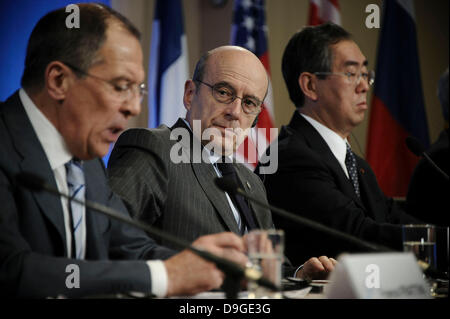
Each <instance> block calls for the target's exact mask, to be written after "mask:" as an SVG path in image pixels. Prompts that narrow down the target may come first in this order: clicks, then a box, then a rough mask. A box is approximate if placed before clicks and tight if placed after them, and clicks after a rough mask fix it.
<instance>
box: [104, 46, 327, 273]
mask: <svg viewBox="0 0 450 319" xmlns="http://www.w3.org/2000/svg"><path fill="white" fill-rule="evenodd" d="M267 86H268V78H267V74H266V71H265V69H264V66H263V65H262V64H261V62H260V61H259V59H258V58H257V57H256V56H255V55H254V54H253V53H251V52H250V51H247V50H245V49H243V48H240V47H233V46H224V47H219V48H216V49H214V50H212V51H209V52H207V53H206V54H205V55H203V56H202V58H201V59H200V60H199V62H198V63H197V66H196V69H195V71H194V75H193V79H192V80H188V81H186V84H185V91H184V105H185V107H186V109H187V114H186V119H179V120H178V122H177V123H176V124H175V125H174V126H173V127H172V128H168V127H167V126H165V125H163V126H161V127H159V128H157V129H152V130H148V129H131V130H128V131H126V132H124V133H123V134H122V135H121V136H120V137H119V139H118V141H117V143H116V144H115V147H114V150H113V152H112V154H111V157H110V161H109V163H108V178H109V184H110V186H111V188H112V189H113V191H114V192H116V193H117V194H119V195H120V196H121V197H122V199H123V201H124V203H125V205H126V206H127V207H128V209H129V211H130V213H131V214H132V215H133V216H134V217H136V218H139V219H141V220H143V221H145V222H148V223H151V224H155V225H157V226H158V227H160V228H162V229H164V230H166V231H169V232H171V233H173V234H175V235H177V236H180V237H182V238H184V239H187V240H189V241H192V240H193V239H194V238H196V237H197V236H200V235H205V234H213V233H217V232H223V231H232V232H234V233H236V234H240V235H242V234H245V233H247V232H248V231H249V230H251V229H254V228H262V229H268V228H272V227H273V223H272V218H271V213H270V211H269V210H268V209H265V208H261V207H258V206H257V205H255V204H254V203H251V202H246V201H245V200H243V199H242V198H240V199H239V198H234V197H233V196H232V195H230V194H228V193H225V192H223V191H221V190H220V189H219V188H218V187H217V186H216V185H215V182H214V180H215V179H216V178H217V177H220V176H222V175H226V174H231V175H233V176H235V177H236V180H237V182H238V183H240V184H241V185H242V187H243V188H244V189H245V191H246V192H247V193H249V194H251V195H253V196H254V197H257V198H259V199H260V200H261V201H264V202H267V199H266V195H265V189H264V186H263V184H262V182H261V180H260V179H259V178H258V177H257V176H256V175H255V174H254V173H253V172H251V171H250V170H248V169H247V168H246V167H244V165H242V164H238V163H230V164H225V165H224V163H223V162H224V161H227V162H233V159H232V155H233V152H234V151H235V150H236V148H237V146H239V144H240V143H241V142H242V141H243V140H244V138H245V136H246V135H247V134H248V130H249V129H250V127H251V126H252V124H253V123H254V122H255V120H256V117H257V115H258V114H259V112H260V110H261V104H262V101H263V100H264V97H265V95H266V93H267ZM224 166H225V167H224ZM234 174H235V175H234ZM150 181H152V182H150ZM164 244H169V243H164ZM305 260H306V259H305ZM305 260H302V262H304V261H305ZM334 262H335V261H334V260H328V258H327V257H325V256H322V257H321V258H320V259H317V258H314V259H311V260H310V261H309V262H308V263H307V264H306V266H305V267H304V270H305V271H306V272H307V273H308V276H314V275H316V273H320V272H321V271H325V272H326V271H331V270H332V268H333V263H334ZM300 275H303V274H302V271H301V272H299V276H300Z"/></svg>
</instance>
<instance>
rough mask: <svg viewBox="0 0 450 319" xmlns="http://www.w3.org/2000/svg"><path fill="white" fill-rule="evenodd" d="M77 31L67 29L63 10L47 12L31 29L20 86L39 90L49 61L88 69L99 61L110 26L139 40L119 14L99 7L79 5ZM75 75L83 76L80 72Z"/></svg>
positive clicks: (131, 27) (137, 34)
mask: <svg viewBox="0 0 450 319" xmlns="http://www.w3.org/2000/svg"><path fill="white" fill-rule="evenodd" d="M77 6H78V7H79V13H80V25H79V28H68V27H66V19H67V17H68V16H69V13H67V12H66V11H65V8H61V9H58V10H55V11H52V12H49V13H48V14H46V15H45V16H44V17H42V18H41V19H40V20H39V22H38V23H37V24H36V26H35V27H34V29H33V31H32V33H31V35H30V39H29V41H28V46H27V54H26V58H25V70H24V72H23V75H22V82H21V84H22V87H24V88H28V89H30V90H39V89H42V87H43V85H44V82H45V79H44V73H45V68H46V67H47V65H48V64H49V63H50V62H52V61H61V62H67V63H69V64H71V65H74V66H76V67H77V68H79V69H81V70H88V69H89V68H90V67H91V66H92V65H93V64H94V63H95V62H98V61H97V59H98V57H97V52H98V50H99V49H100V48H101V46H102V45H103V43H104V41H105V40H106V30H107V28H108V26H109V25H110V24H111V23H114V22H118V23H120V24H121V25H122V26H123V27H124V28H125V29H126V30H127V31H129V32H130V33H131V35H133V36H134V37H136V38H137V39H138V40H139V39H140V32H139V30H138V29H136V27H135V26H134V25H133V24H132V23H131V22H130V21H129V20H128V19H127V18H125V17H124V16H122V15H121V14H120V13H118V12H116V11H114V10H113V9H111V8H109V7H107V6H105V5H102V4H79V5H77ZM77 75H78V76H80V77H81V76H83V75H82V74H81V73H78V74H77Z"/></svg>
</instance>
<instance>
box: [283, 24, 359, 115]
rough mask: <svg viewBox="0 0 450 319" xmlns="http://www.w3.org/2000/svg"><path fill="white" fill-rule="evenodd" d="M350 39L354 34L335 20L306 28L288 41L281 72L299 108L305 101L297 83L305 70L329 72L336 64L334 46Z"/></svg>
mask: <svg viewBox="0 0 450 319" xmlns="http://www.w3.org/2000/svg"><path fill="white" fill-rule="evenodd" d="M342 40H351V35H350V33H348V32H347V31H345V30H344V29H343V28H341V27H340V26H338V25H336V24H334V23H325V24H322V25H319V26H313V27H305V28H303V29H302V30H301V31H299V32H297V33H295V34H294V35H293V36H292V38H291V39H290V40H289V43H288V44H287V46H286V49H285V50H284V53H283V60H282V67H281V69H282V72H283V77H284V81H285V82H286V86H287V89H288V91H289V97H290V98H291V101H292V102H293V103H294V104H295V106H296V107H301V106H303V104H304V103H305V96H304V94H303V92H302V90H301V88H300V86H299V84H298V78H299V76H300V74H302V73H303V72H310V73H314V72H330V71H331V67H332V64H333V52H332V49H331V48H330V46H331V45H333V44H336V43H338V42H340V41H342Z"/></svg>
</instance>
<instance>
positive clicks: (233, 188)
mask: <svg viewBox="0 0 450 319" xmlns="http://www.w3.org/2000/svg"><path fill="white" fill-rule="evenodd" d="M215 183H216V185H217V186H218V187H219V188H220V189H221V190H223V191H224V192H227V193H230V194H234V193H238V194H239V195H241V196H243V197H245V198H246V199H248V200H250V201H252V202H254V203H256V204H258V205H259V206H261V207H264V208H267V209H269V210H271V211H272V212H274V213H276V214H278V215H280V216H283V217H285V218H287V219H290V220H291V221H293V222H295V223H297V224H300V225H302V226H308V227H311V228H313V229H315V230H318V231H320V232H324V233H328V234H330V235H333V236H335V237H337V238H340V239H343V240H346V241H347V242H350V243H352V244H356V245H357V246H359V247H361V248H365V249H369V250H371V251H376V252H394V251H395V250H393V249H391V248H388V247H385V246H382V245H379V244H375V243H371V242H368V241H366V240H363V239H360V238H358V237H355V236H353V235H350V234H347V233H344V232H342V231H340V230H336V229H334V228H331V227H328V226H325V225H323V224H321V223H318V222H316V221H313V220H310V219H308V218H305V217H301V216H298V215H295V214H293V213H291V212H288V211H286V210H284V209H281V208H278V207H276V206H273V205H270V204H267V203H264V202H263V201H261V200H259V199H258V198H255V197H253V196H251V195H249V194H247V192H246V191H245V190H243V189H242V188H240V187H239V185H238V184H237V183H236V182H235V181H234V179H232V178H229V177H222V178H216V179H215ZM418 265H419V267H420V268H421V269H422V271H423V272H424V274H425V275H427V276H430V277H432V278H434V279H439V278H448V276H447V275H446V274H443V273H441V272H439V271H438V270H436V269H434V268H433V267H432V266H431V265H430V264H428V263H426V262H424V261H422V260H418Z"/></svg>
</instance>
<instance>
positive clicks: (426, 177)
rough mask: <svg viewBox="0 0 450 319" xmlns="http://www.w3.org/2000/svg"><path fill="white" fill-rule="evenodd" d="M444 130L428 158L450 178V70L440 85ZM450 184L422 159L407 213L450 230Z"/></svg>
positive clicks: (411, 184)
mask: <svg viewBox="0 0 450 319" xmlns="http://www.w3.org/2000/svg"><path fill="white" fill-rule="evenodd" d="M438 97H439V101H440V102H441V107H442V115H443V117H444V125H445V129H444V130H442V132H441V133H440V134H439V138H438V139H437V141H436V142H434V143H433V145H431V146H430V148H429V149H428V150H427V154H428V156H430V158H431V159H432V160H433V161H434V162H435V163H436V164H437V165H438V166H439V168H441V169H442V170H443V171H444V172H445V173H446V174H447V175H448V174H450V152H449V144H448V69H447V71H445V72H444V73H443V74H442V76H441V78H440V80H439V85H438ZM449 193H450V183H449V181H448V180H446V179H445V178H444V177H443V176H442V175H441V174H439V172H438V171H437V170H436V169H435V168H434V167H432V166H431V165H430V163H429V162H428V161H427V160H426V159H425V158H422V159H421V160H420V161H419V163H418V164H417V166H416V168H415V169H414V172H413V175H412V177H411V181H410V183H409V188H408V194H407V196H406V210H407V212H408V213H409V214H411V215H413V216H416V217H417V218H420V219H421V220H423V221H425V222H427V223H431V224H435V225H438V226H447V227H448V226H450V223H449V215H448V210H447V209H448V194H449Z"/></svg>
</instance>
